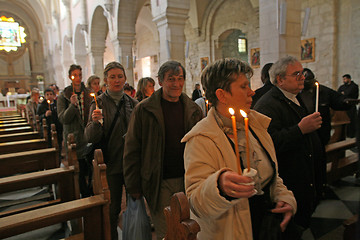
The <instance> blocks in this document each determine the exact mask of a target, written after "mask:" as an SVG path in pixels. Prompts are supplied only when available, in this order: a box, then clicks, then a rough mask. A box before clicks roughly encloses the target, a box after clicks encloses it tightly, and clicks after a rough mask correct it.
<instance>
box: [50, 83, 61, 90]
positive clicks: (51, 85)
mask: <svg viewBox="0 0 360 240" xmlns="http://www.w3.org/2000/svg"><path fill="white" fill-rule="evenodd" d="M49 87H55V89H56V90H59V87H58V86H57V85H56V84H50V85H49Z"/></svg>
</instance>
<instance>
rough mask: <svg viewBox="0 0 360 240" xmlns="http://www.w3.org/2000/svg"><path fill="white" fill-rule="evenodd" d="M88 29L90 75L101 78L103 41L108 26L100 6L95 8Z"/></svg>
mask: <svg viewBox="0 0 360 240" xmlns="http://www.w3.org/2000/svg"><path fill="white" fill-rule="evenodd" d="M89 29H90V56H91V57H90V62H91V69H92V73H94V74H96V75H98V76H102V72H103V69H104V52H105V39H106V36H107V35H108V32H109V24H108V21H107V19H106V17H105V16H104V9H103V8H102V7H101V6H97V7H96V8H95V10H94V13H93V15H92V18H91V24H90V28H89Z"/></svg>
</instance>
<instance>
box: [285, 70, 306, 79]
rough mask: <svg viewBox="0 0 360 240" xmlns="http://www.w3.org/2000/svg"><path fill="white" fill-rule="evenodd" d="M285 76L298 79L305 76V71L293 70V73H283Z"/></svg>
mask: <svg viewBox="0 0 360 240" xmlns="http://www.w3.org/2000/svg"><path fill="white" fill-rule="evenodd" d="M285 76H291V77H295V78H296V79H300V77H301V76H305V71H301V72H294V73H293V74H285Z"/></svg>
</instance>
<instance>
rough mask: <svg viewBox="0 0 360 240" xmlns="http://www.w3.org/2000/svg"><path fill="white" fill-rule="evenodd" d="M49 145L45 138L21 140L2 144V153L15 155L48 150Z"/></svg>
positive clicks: (0, 150)
mask: <svg viewBox="0 0 360 240" xmlns="http://www.w3.org/2000/svg"><path fill="white" fill-rule="evenodd" d="M48 146H49V143H48V142H47V141H46V140H45V139H44V138H38V139H29V140H21V141H14V142H6V143H0V153H1V154H7V153H14V152H19V151H30V150H36V149H44V148H48Z"/></svg>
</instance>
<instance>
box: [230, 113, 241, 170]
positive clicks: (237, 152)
mask: <svg viewBox="0 0 360 240" xmlns="http://www.w3.org/2000/svg"><path fill="white" fill-rule="evenodd" d="M229 112H230V114H231V121H232V127H233V132H234V145H235V154H236V163H237V168H238V173H239V174H240V175H241V174H242V171H241V166H240V155H239V146H238V138H237V129H236V118H235V115H234V114H235V111H234V109H232V108H229Z"/></svg>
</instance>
